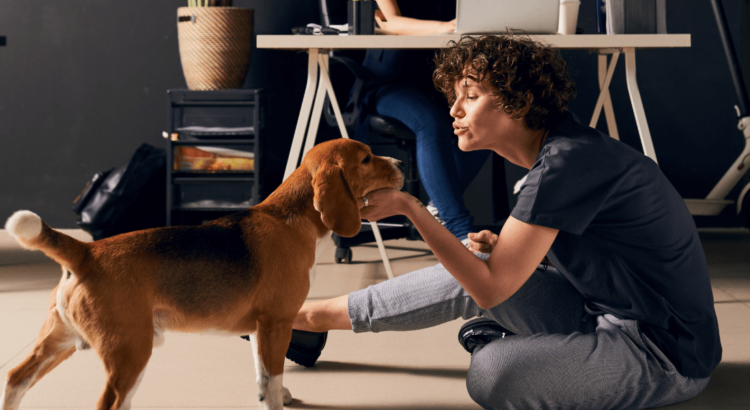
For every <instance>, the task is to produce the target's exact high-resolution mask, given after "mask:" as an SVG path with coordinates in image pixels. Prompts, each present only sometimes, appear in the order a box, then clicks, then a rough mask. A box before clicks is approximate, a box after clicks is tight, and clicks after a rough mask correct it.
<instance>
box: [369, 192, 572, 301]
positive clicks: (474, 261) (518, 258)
mask: <svg viewBox="0 0 750 410" xmlns="http://www.w3.org/2000/svg"><path fill="white" fill-rule="evenodd" d="M367 199H368V202H369V206H368V207H367V208H362V209H361V210H360V213H361V215H362V217H363V218H365V219H367V220H370V221H374V220H380V219H382V218H385V217H388V216H391V215H395V214H403V215H406V216H407V217H408V218H409V219H410V220H411V221H412V223H414V226H415V227H416V228H417V230H418V231H419V233H420V234H421V235H422V238H423V239H424V240H425V242H426V243H427V245H428V246H429V247H430V249H431V250H432V252H433V253H434V254H435V256H436V257H437V258H438V260H439V261H440V262H441V263H442V264H443V266H444V267H445V268H446V269H447V270H448V272H450V273H451V275H453V277H454V278H456V280H457V281H458V283H460V284H461V286H462V287H463V288H464V289H465V290H466V291H467V292H468V293H469V295H471V297H472V299H474V301H475V302H476V303H477V305H479V307H481V308H482V309H489V308H491V307H494V306H496V305H498V304H500V303H501V302H503V301H505V300H506V299H508V298H509V297H511V296H512V295H513V294H514V293H515V292H516V291H517V290H518V289H520V288H521V286H522V285H523V284H524V283H525V282H526V280H528V279H529V277H531V274H532V273H534V271H535V270H536V268H537V266H539V263H540V262H541V261H542V259H544V256H545V255H546V254H547V251H549V248H550V247H551V246H552V242H554V240H555V238H556V237H557V233H558V230H557V229H552V228H547V227H544V226H539V225H532V224H528V223H525V222H521V221H519V220H517V219H515V218H513V217H510V218H508V220H507V221H506V222H505V225H504V226H503V229H502V231H500V235H498V237H497V241H496V242H495V244H494V248H493V249H492V253H491V254H490V258H489V259H488V260H487V261H483V260H481V259H479V258H477V257H476V256H475V255H474V254H473V253H472V252H471V251H470V250H469V249H467V248H466V247H465V246H463V244H462V243H461V242H460V241H459V240H458V239H457V238H456V237H455V236H453V234H451V233H450V231H448V230H447V229H446V228H445V227H444V226H442V225H441V224H440V223H439V222H437V220H435V217H433V216H432V215H431V214H430V213H429V211H427V209H426V208H425V206H424V205H423V204H422V203H421V202H420V201H419V200H418V199H416V198H414V197H413V196H411V195H409V194H407V193H405V192H400V191H396V190H394V189H381V190H378V191H374V192H371V193H369V194H367ZM359 203H360V207H361V206H363V201H362V199H360V200H359Z"/></svg>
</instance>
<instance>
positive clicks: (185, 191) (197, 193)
mask: <svg viewBox="0 0 750 410" xmlns="http://www.w3.org/2000/svg"><path fill="white" fill-rule="evenodd" d="M253 185H254V183H253V182H245V183H232V184H220V183H212V184H181V185H174V202H173V204H172V209H182V210H220V209H226V210H243V209H247V208H249V207H251V206H253V205H255V203H254V202H253Z"/></svg>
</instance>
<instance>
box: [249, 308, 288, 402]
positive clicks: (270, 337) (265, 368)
mask: <svg viewBox="0 0 750 410" xmlns="http://www.w3.org/2000/svg"><path fill="white" fill-rule="evenodd" d="M251 338H252V339H251V341H252V340H254V342H253V350H254V352H253V353H254V357H255V368H256V370H257V371H258V377H257V379H256V380H257V381H258V399H260V401H262V402H263V403H264V409H265V410H279V409H281V408H283V407H284V405H285V404H291V403H292V395H291V393H289V390H288V389H287V388H286V387H284V386H283V384H282V381H283V371H284V356H285V354H286V350H287V348H288V347H289V342H290V341H291V339H292V326H291V323H278V322H274V321H268V322H259V323H258V331H257V333H255V334H253V335H252V336H251Z"/></svg>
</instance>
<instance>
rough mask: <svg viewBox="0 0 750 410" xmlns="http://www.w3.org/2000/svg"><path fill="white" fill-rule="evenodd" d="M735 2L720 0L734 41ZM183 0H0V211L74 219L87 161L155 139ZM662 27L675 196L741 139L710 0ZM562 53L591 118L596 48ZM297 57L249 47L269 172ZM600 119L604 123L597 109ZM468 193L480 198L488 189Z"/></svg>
mask: <svg viewBox="0 0 750 410" xmlns="http://www.w3.org/2000/svg"><path fill="white" fill-rule="evenodd" d="M402 1H408V0H402ZM740 1H741V0H724V5H725V8H726V10H727V12H728V13H727V14H728V18H729V21H730V25H731V27H732V30H733V34H734V35H735V41H736V42H737V45H738V46H739V43H740V41H739V35H740V17H739V15H740ZM742 1H745V0H742ZM185 4H187V1H185V0H162V1H157V2H148V3H147V2H137V3H135V4H134V3H132V2H102V1H96V0H76V1H69V2H62V1H59V0H37V1H34V2H17V1H15V2H12V1H8V0H0V10H2V13H0V35H5V36H7V37H8V45H7V47H4V48H0V67H1V68H0V69H1V70H2V73H3V74H4V75H3V76H2V78H0V124H2V126H0V141H2V152H3V154H4V155H3V156H2V158H3V160H2V162H0V171H1V174H0V175H1V176H0V218H5V216H3V215H6V216H8V215H10V214H11V213H12V212H13V211H15V210H17V209H31V210H33V211H35V212H37V213H39V214H40V215H42V216H43V217H44V219H45V220H46V221H48V222H49V223H50V224H51V225H52V226H55V227H59V228H73V227H76V225H75V215H74V214H73V212H72V211H71V210H70V205H71V202H72V200H73V199H74V198H75V197H76V196H77V195H78V193H79V192H80V191H81V189H82V188H83V186H84V184H85V183H86V181H87V180H89V179H90V177H91V176H92V175H93V174H94V173H95V172H98V171H104V170H107V169H109V168H112V167H114V166H119V165H123V164H125V163H126V162H127V161H128V159H129V158H130V156H131V155H132V153H133V152H134V151H135V149H136V148H137V147H138V146H139V145H140V144H141V143H144V142H147V143H150V144H152V145H156V146H159V147H161V146H163V140H162V139H161V132H162V130H164V127H165V122H166V120H165V118H166V113H165V110H166V102H165V99H166V97H165V91H166V90H167V89H170V88H184V87H185V81H184V79H183V76H182V69H181V66H180V60H179V54H178V48H177V39H176V35H177V33H176V23H175V16H176V8H177V7H180V6H183V5H185ZM235 5H236V6H239V7H247V8H253V9H255V33H256V34H283V33H288V32H289V29H290V27H292V26H296V25H303V24H305V23H307V22H310V21H316V20H317V19H318V8H317V2H316V1H314V0H272V1H269V0H235ZM579 26H581V27H582V28H583V29H584V30H585V31H586V33H593V32H595V14H594V0H582V4H581V12H580V19H579ZM668 29H669V31H670V32H671V33H691V34H692V45H693V46H692V47H691V48H687V49H659V50H642V51H639V52H638V54H637V61H638V81H639V84H640V89H641V94H642V97H643V102H644V105H645V108H646V112H647V115H648V121H649V126H650V128H651V133H652V135H653V138H654V145H655V147H656V152H657V155H658V157H659V161H660V165H661V167H662V169H663V170H664V172H665V173H666V175H667V176H668V177H669V179H670V180H671V181H672V182H673V183H674V185H675V186H676V187H677V189H678V190H679V191H680V193H681V194H683V196H685V197H700V196H705V195H706V194H707V193H708V191H709V190H710V189H711V187H712V186H713V185H714V184H715V183H716V182H717V181H718V179H719V178H720V177H721V175H722V174H723V173H724V172H725V170H726V168H727V167H728V166H729V165H730V164H731V163H732V161H733V160H734V159H735V157H736V156H737V155H738V154H739V152H740V151H741V149H742V144H743V140H742V137H741V134H740V133H739V131H737V129H736V124H737V119H736V117H735V114H734V109H733V108H732V106H733V105H734V104H735V96H734V92H733V89H732V84H731V81H730V78H729V74H728V69H727V64H726V60H725V57H724V54H723V51H722V49H721V43H720V41H719V37H718V32H717V29H716V25H715V22H714V20H713V14H712V12H711V8H710V3H709V1H708V0H671V1H669V2H668ZM564 55H565V58H566V59H567V61H568V63H569V64H570V68H571V70H572V72H573V76H574V78H575V80H576V81H577V84H578V98H577V99H576V100H575V101H574V102H573V105H572V109H573V111H575V112H576V113H577V114H578V115H579V116H580V117H581V118H582V120H584V121H586V122H588V118H590V115H591V112H592V110H593V107H594V103H595V101H596V96H597V94H598V86H597V83H596V55H595V54H589V53H587V52H585V51H566V52H564ZM305 61H306V56H305V55H304V54H302V53H295V52H289V51H270V50H254V52H253V55H252V57H251V67H250V70H249V73H250V75H249V77H248V80H247V81H246V87H251V88H254V87H263V88H266V89H268V90H269V94H268V96H269V124H270V128H269V130H268V132H267V133H266V138H268V140H269V141H271V142H272V144H273V145H274V147H275V148H274V149H271V150H268V151H266V152H265V154H266V155H267V156H266V160H267V161H266V164H268V165H271V166H272V167H274V166H275V167H276V168H275V169H272V171H273V172H272V173H281V172H283V166H284V163H285V160H286V151H285V150H286V147H288V144H289V143H290V141H291V137H292V133H293V130H294V124H295V123H296V117H297V113H298V110H299V105H300V103H301V98H302V93H303V91H304V82H305ZM611 90H612V99H613V103H614V105H615V110H616V116H617V122H618V126H619V130H620V135H621V138H622V140H623V141H624V142H625V143H628V144H630V145H633V146H635V147H639V146H640V142H639V140H638V134H637V130H636V126H635V120H634V118H633V114H632V110H631V108H630V102H629V99H628V98H629V97H628V93H627V88H626V85H625V80H624V62H622V61H621V62H620V63H619V65H618V68H617V71H616V73H615V78H614V80H613V83H612V88H611ZM599 128H600V129H602V130H603V131H605V132H606V126H605V124H604V120H603V117H602V120H601V121H600V123H599ZM486 169H487V170H488V169H489V167H486ZM277 171H278V172H277ZM480 180H482V181H486V180H487V179H486V178H485V177H484V176H482V177H480ZM271 183H273V178H272V180H271ZM738 189H739V188H737V189H735V192H734V193H733V196H736V194H737V191H738ZM467 198H468V199H469V200H470V201H471V202H472V203H474V204H482V203H488V202H489V194H488V191H487V190H486V189H476V188H475V189H472V190H470V192H469V193H468V195H467ZM472 207H473V206H472ZM481 222H485V221H481Z"/></svg>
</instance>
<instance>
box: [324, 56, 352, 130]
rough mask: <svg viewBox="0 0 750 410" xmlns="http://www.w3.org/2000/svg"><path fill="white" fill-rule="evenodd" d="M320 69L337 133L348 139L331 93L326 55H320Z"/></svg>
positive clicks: (337, 103)
mask: <svg viewBox="0 0 750 410" xmlns="http://www.w3.org/2000/svg"><path fill="white" fill-rule="evenodd" d="M320 69H321V71H323V72H325V76H321V79H322V80H323V84H324V85H325V88H326V90H328V98H329V99H330V100H331V106H332V107H333V114H334V115H335V116H336V123H337V124H338V125H339V131H340V132H341V136H342V137H344V138H349V133H348V132H347V131H346V126H345V125H344V117H342V116H341V109H340V108H339V102H338V100H336V93H334V92H333V84H331V77H330V76H329V75H328V55H322V54H321V55H320Z"/></svg>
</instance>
